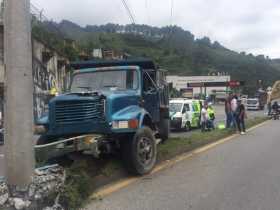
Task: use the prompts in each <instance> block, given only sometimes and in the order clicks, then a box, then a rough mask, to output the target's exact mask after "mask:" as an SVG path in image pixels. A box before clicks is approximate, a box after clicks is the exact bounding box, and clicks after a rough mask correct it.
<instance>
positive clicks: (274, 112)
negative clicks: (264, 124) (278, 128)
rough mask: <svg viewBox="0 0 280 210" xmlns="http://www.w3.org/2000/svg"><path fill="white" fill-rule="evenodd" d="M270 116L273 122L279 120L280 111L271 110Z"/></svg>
mask: <svg viewBox="0 0 280 210" xmlns="http://www.w3.org/2000/svg"><path fill="white" fill-rule="evenodd" d="M271 116H272V119H273V120H279V119H280V111H279V110H273V111H272V114H271Z"/></svg>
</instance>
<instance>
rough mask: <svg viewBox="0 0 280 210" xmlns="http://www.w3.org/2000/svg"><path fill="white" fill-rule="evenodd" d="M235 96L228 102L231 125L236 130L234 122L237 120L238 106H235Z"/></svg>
mask: <svg viewBox="0 0 280 210" xmlns="http://www.w3.org/2000/svg"><path fill="white" fill-rule="evenodd" d="M237 99H238V98H237V96H236V95H234V96H233V97H232V99H231V101H230V109H231V118H232V124H233V127H234V128H236V125H237V122H236V118H237V113H236V111H237V108H238V104H237V102H238V101H237Z"/></svg>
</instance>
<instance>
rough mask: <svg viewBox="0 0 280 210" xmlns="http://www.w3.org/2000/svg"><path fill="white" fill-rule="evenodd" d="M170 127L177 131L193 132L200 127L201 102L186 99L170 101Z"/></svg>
mask: <svg viewBox="0 0 280 210" xmlns="http://www.w3.org/2000/svg"><path fill="white" fill-rule="evenodd" d="M169 110H170V120H171V121H170V127H171V129H176V130H182V129H183V130H191V129H192V128H194V127H199V126H200V103H199V100H190V99H184V98H178V99H172V100H170V107H169Z"/></svg>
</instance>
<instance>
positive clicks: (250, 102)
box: [246, 98, 261, 110]
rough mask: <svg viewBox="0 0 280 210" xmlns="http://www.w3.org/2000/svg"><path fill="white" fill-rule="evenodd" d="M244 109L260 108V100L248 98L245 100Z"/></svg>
mask: <svg viewBox="0 0 280 210" xmlns="http://www.w3.org/2000/svg"><path fill="white" fill-rule="evenodd" d="M246 109H247V110H260V109H261V107H260V102H259V99H258V98H248V99H247V100H246Z"/></svg>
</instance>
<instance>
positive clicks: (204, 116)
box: [201, 104, 209, 132]
mask: <svg viewBox="0 0 280 210" xmlns="http://www.w3.org/2000/svg"><path fill="white" fill-rule="evenodd" d="M208 120H209V118H208V113H207V104H205V105H204V106H203V107H202V109H201V131H202V132H203V131H205V130H206V128H207V123H208Z"/></svg>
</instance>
